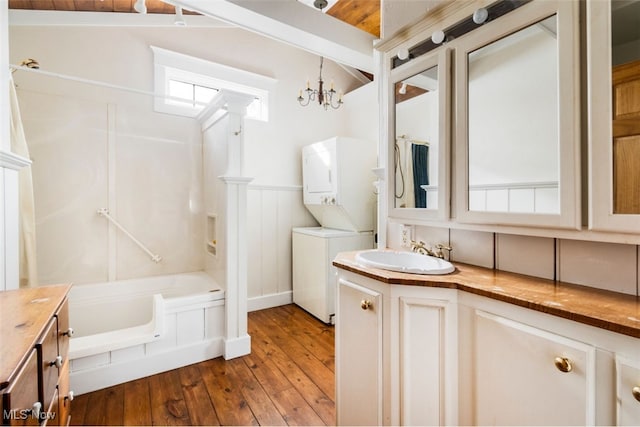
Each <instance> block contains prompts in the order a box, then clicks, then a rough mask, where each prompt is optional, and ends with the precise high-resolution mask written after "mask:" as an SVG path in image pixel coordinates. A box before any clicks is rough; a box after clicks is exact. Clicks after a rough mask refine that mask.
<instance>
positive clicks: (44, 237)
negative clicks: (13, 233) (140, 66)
mask: <svg viewBox="0 0 640 427" xmlns="http://www.w3.org/2000/svg"><path fill="white" fill-rule="evenodd" d="M24 86H27V85H26V84H25V85H24ZM24 86H23V87H24ZM81 92H82V88H81V87H78V88H77V93H81ZM19 97H20V101H21V108H22V110H23V112H24V114H23V122H24V127H25V132H26V136H27V140H28V144H29V149H30V152H31V156H32V158H33V159H34V160H35V159H37V160H36V161H34V164H33V179H34V195H35V199H36V233H37V240H38V254H37V255H38V266H39V276H40V277H39V283H40V284H48V283H60V282H69V281H71V282H74V283H89V282H100V281H106V280H115V279H126V278H132V277H141V276H149V275H159V274H168V273H178V272H185V271H195V270H201V269H202V268H203V254H202V245H201V243H200V242H201V239H202V235H203V225H204V224H203V221H202V214H203V207H202V170H201V164H202V161H201V148H200V141H201V136H200V132H199V128H198V126H197V124H196V123H195V122H194V121H193V120H191V119H185V118H181V117H171V116H165V115H161V114H157V113H153V112H151V111H150V110H148V108H144V106H145V104H148V103H147V101H148V99H146V98H144V99H142V100H141V101H142V104H143V105H142V106H141V105H137V106H135V105H127V104H111V103H107V102H104V101H101V100H99V99H97V98H96V99H91V100H88V99H82V98H77V97H75V96H73V95H70V94H65V95H64V96H59V95H50V94H47V93H43V92H42V91H30V90H28V89H24V88H21V89H20V91H19ZM99 208H108V209H109V211H110V213H111V215H112V216H113V217H114V218H116V219H117V220H118V221H119V222H120V223H121V224H122V225H123V226H124V227H125V228H126V229H127V230H128V231H129V232H130V233H131V234H133V235H134V236H135V237H136V238H137V239H139V240H140V241H141V242H142V243H144V244H145V245H146V246H147V247H148V248H149V249H150V250H151V251H152V252H154V253H157V254H159V255H160V256H162V257H163V261H162V262H161V263H159V264H156V263H154V262H152V261H151V260H150V257H149V256H148V255H147V254H145V253H144V252H143V251H142V250H140V248H138V247H137V246H135V244H134V243H133V242H132V241H131V240H130V239H129V238H127V237H126V236H124V235H123V234H122V233H121V232H119V231H118V232H115V230H113V228H112V230H113V231H110V228H109V225H108V223H107V220H106V219H105V218H102V217H99V216H98V215H97V213H96V211H97V209H99Z"/></svg>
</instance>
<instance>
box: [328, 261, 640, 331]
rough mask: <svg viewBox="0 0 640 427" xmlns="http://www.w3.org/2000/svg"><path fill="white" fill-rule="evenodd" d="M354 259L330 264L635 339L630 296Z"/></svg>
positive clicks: (469, 270) (467, 268)
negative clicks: (421, 270) (415, 271)
mask: <svg viewBox="0 0 640 427" xmlns="http://www.w3.org/2000/svg"><path fill="white" fill-rule="evenodd" d="M356 254H357V252H343V253H340V254H338V255H337V257H336V258H335V260H334V261H333V265H334V266H336V267H338V268H342V269H343V270H347V271H351V272H354V273H358V274H360V275H363V276H365V277H369V278H371V279H375V280H378V281H381V282H383V283H388V284H390V285H410V286H427V287H436V288H450V289H459V290H461V291H465V292H470V293H473V294H477V295H481V296H484V297H488V298H493V299H496V300H500V301H504V302H508V303H510V304H515V305H518V306H521V307H525V308H529V309H532V310H537V311H541V312H543V313H548V314H552V315H554V316H559V317H563V318H565V319H570V320H574V321H576V322H580V323H584V324H587V325H591V326H595V327H598V328H602V329H606V330H609V331H613V332H617V333H620V334H624V335H629V336H632V337H635V338H640V298H638V297H636V296H633V295H626V294H622V293H618V292H611V291H605V290H601V289H595V288H590V287H587V286H580V285H572V284H569V283H562V282H557V281H553V280H547V279H540V278H535V277H531V276H525V275H521V274H515V273H509V272H505V271H498V270H490V269H488V268H483V267H476V266H472V265H467V264H461V263H453V264H454V265H455V267H456V271H454V272H453V273H450V274H446V275H438V276H435V275H434V276H429V275H422V274H408V273H400V272H395V271H388V270H381V269H377V268H369V267H365V266H362V265H360V264H358V263H357V262H356V261H355V255H356Z"/></svg>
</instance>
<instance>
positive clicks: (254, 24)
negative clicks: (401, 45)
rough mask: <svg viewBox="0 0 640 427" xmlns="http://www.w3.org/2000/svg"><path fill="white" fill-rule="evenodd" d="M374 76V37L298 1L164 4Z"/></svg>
mask: <svg viewBox="0 0 640 427" xmlns="http://www.w3.org/2000/svg"><path fill="white" fill-rule="evenodd" d="M163 1H164V2H165V3H169V4H173V5H176V6H182V7H183V8H184V9H187V10H192V11H194V12H198V13H200V14H202V15H206V16H209V17H212V18H215V19H219V20H221V21H224V22H228V23H230V24H233V25H236V26H238V27H241V28H244V29H246V30H249V31H253V32H255V33H258V34H261V35H263V36H265V37H269V38H272V39H275V40H278V41H281V42H284V43H288V44H290V45H293V46H296V47H298V48H300V49H303V50H306V51H309V52H312V53H315V54H317V55H320V56H324V57H325V58H328V59H330V60H332V61H335V62H337V63H339V64H344V65H348V66H351V67H353V68H357V69H359V70H363V71H367V72H369V73H373V71H374V64H373V43H374V41H375V40H376V39H375V37H374V36H372V35H371V34H369V33H366V32H364V31H362V30H359V29H358V28H355V27H352V26H351V25H348V24H346V23H344V22H342V21H339V20H337V19H335V18H333V17H331V16H327V15H325V14H324V13H320V11H318V10H314V9H312V8H310V7H308V6H305V5H304V4H302V3H300V2H298V1H282V0H163Z"/></svg>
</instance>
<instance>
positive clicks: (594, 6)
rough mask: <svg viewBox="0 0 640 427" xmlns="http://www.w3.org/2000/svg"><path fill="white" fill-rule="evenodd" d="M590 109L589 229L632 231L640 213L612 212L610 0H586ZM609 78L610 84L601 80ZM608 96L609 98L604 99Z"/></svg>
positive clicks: (588, 97) (588, 107)
mask: <svg viewBox="0 0 640 427" xmlns="http://www.w3.org/2000/svg"><path fill="white" fill-rule="evenodd" d="M586 15H587V16H586V17H587V20H586V21H587V52H586V53H587V109H588V114H587V117H588V143H589V224H588V227H589V229H590V230H597V231H614V232H633V233H637V232H638V229H640V215H634V214H614V213H613V126H612V123H611V117H613V105H612V100H613V94H612V73H611V62H612V61H611V55H612V52H611V50H612V49H611V2H610V0H607V1H603V0H590V1H587V7H586ZM602 82H607V84H602ZM603 100H607V102H603Z"/></svg>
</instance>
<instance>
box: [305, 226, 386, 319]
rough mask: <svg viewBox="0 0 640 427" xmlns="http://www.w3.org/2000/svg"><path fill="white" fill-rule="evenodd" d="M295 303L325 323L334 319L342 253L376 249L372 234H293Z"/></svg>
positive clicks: (326, 230)
mask: <svg viewBox="0 0 640 427" xmlns="http://www.w3.org/2000/svg"><path fill="white" fill-rule="evenodd" d="M292 239H293V247H292V252H293V302H294V303H295V304H297V305H299V306H300V307H302V308H303V309H305V310H306V311H308V312H309V313H311V314H313V315H314V316H315V317H317V318H318V319H320V320H322V321H323V322H325V323H330V324H333V317H334V315H335V294H336V274H335V273H336V269H335V267H334V266H333V265H332V262H333V260H334V258H335V257H336V255H337V254H338V253H339V252H346V251H356V250H361V249H372V248H373V245H374V243H373V232H372V231H362V232H358V231H344V230H335V229H332V228H323V227H304V228H294V229H293V230H292Z"/></svg>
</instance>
